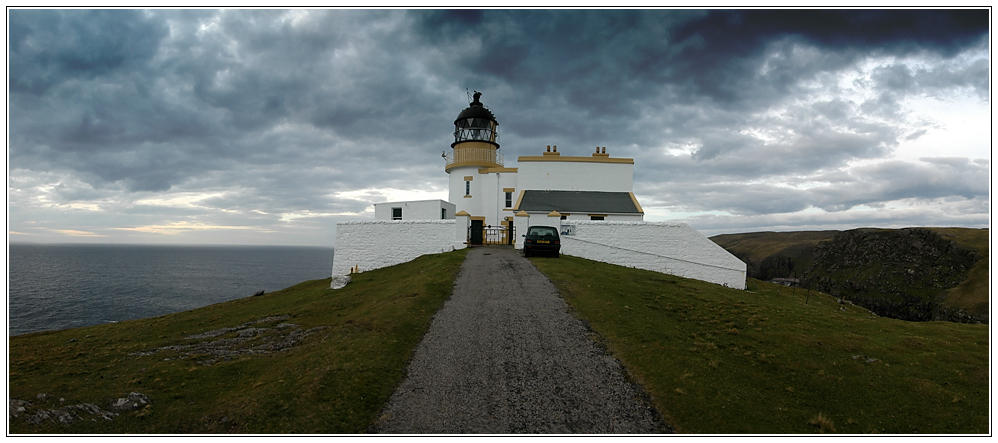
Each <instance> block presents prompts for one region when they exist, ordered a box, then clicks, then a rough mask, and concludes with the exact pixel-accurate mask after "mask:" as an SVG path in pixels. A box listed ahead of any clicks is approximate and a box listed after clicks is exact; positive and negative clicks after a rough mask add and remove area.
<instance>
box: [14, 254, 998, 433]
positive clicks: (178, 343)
mask: <svg viewBox="0 0 998 443" xmlns="http://www.w3.org/2000/svg"><path fill="white" fill-rule="evenodd" d="M463 259H464V252H462V251H459V252H453V253H447V254H439V255H433V256H426V257H422V258H420V259H417V260H415V261H413V262H410V263H406V264H402V265H398V266H393V267H390V268H385V269H380V270H375V271H369V272H365V273H362V274H359V275H356V276H355V279H354V282H353V283H351V284H350V285H348V286H347V287H346V288H344V289H342V290H336V291H333V290H329V289H328V285H329V280H328V279H327V280H317V281H311V282H305V283H302V284H299V285H296V286H294V287H291V288H288V289H285V290H283V291H278V292H274V293H270V294H266V295H262V296H258V297H249V298H245V299H240V300H235V301H231V302H226V303H221V304H217V305H212V306H208V307H205V308H201V309H196V310H192V311H187V312H181V313H177V314H171V315H166V316H161V317H155V318H151V319H144V320H135V321H128V322H121V323H116V324H108V325H101V326H93V327H87V328H77V329H69V330H63V331H54V332H43V333H35V334H27V335H22V336H16V337H11V338H10V341H9V351H8V364H9V379H8V389H9V396H10V398H9V399H8V400H11V399H19V400H26V401H30V402H31V404H30V405H26V408H25V411H24V412H22V413H21V414H20V417H16V418H10V419H9V423H10V432H11V433H15V434H20V433H168V434H173V433H359V432H364V431H365V430H366V429H367V428H368V426H369V425H370V424H371V423H372V422H373V421H374V420H375V418H376V415H377V413H378V411H379V410H380V408H381V407H382V406H383V404H384V403H385V401H386V400H387V398H388V396H389V395H390V394H391V392H392V389H393V388H394V387H395V386H396V385H397V383H398V382H399V380H400V378H401V376H402V375H403V372H404V367H405V364H406V362H407V360H408V358H409V357H410V355H411V353H412V350H413V349H414V347H415V345H416V344H417V342H418V341H419V339H420V338H421V336H422V334H423V333H424V331H425V330H426V328H427V327H428V325H429V322H430V319H431V317H432V315H433V314H434V313H435V312H436V310H437V309H438V308H439V306H440V305H441V303H442V302H443V301H444V300H445V299H446V298H447V297H448V296H449V295H450V293H451V289H452V282H453V278H454V275H455V273H456V272H457V270H458V268H459V267H460V265H461V262H462V261H463ZM531 260H532V261H533V262H534V263H535V264H536V265H537V266H538V268H540V269H541V271H543V272H544V273H545V274H546V275H548V277H549V278H551V279H552V280H553V281H554V282H555V283H556V284H557V285H558V287H559V288H560V290H561V291H562V294H563V295H564V296H565V298H566V300H567V301H568V302H569V303H570V304H571V305H572V306H573V308H574V310H575V311H576V313H577V315H579V316H580V317H582V318H584V319H586V320H587V321H588V322H589V324H590V325H591V326H592V327H593V329H594V330H596V331H597V332H598V333H599V334H600V335H601V336H602V339H603V340H604V343H605V344H606V346H607V347H608V348H609V349H610V350H611V352H613V354H614V355H615V356H616V357H617V358H619V359H620V360H621V361H622V362H623V363H624V365H625V366H627V368H628V369H629V371H630V372H631V374H632V375H633V376H634V377H635V379H636V380H637V381H638V382H640V383H641V384H642V385H644V386H645V388H646V390H647V391H648V392H649V394H650V395H651V396H652V398H653V401H654V402H655V405H656V407H657V408H658V410H659V411H660V412H662V413H663V415H664V417H665V419H666V420H667V421H668V422H669V423H670V424H672V425H673V426H675V428H676V429H677V431H679V432H684V433H764V434H769V433H816V432H826V433H856V434H861V433H871V432H877V433H986V432H988V430H989V428H988V425H989V423H988V412H989V410H988V406H989V404H988V401H989V393H988V387H989V386H988V341H989V336H988V329H987V325H970V324H957V323H943V322H921V323H914V322H904V321H899V320H893V319H887V318H881V317H875V316H872V315H871V314H870V313H869V312H867V311H866V310H864V309H862V308H859V307H854V306H851V305H840V304H838V303H837V302H836V301H835V300H834V299H832V298H829V297H827V296H823V295H819V294H816V293H812V294H810V295H808V294H806V293H805V292H803V291H801V290H797V291H796V293H795V292H794V290H793V289H791V288H784V287H780V286H776V285H770V284H768V283H763V282H759V281H755V280H752V281H750V282H749V290H747V291H739V290H733V289H727V288H723V287H720V286H717V285H713V284H709V283H704V282H699V281H695V280H688V279H682V278H679V277H673V276H668V275H664V274H659V273H654V272H647V271H641V270H635V269H630V268H623V267H619V266H613V265H608V264H604V263H598V262H592V261H588V260H583V259H578V258H573V257H567V256H563V257H562V258H560V259H548V258H536V259H531ZM843 309H844V310H843ZM130 392H139V393H142V394H144V395H146V396H148V398H149V399H150V400H151V404H150V405H148V406H146V407H142V408H139V409H137V410H134V411H127V412H126V411H119V413H120V415H118V416H117V417H115V418H114V420H112V421H107V420H104V419H102V418H96V417H91V416H90V415H87V414H85V413H78V415H80V416H81V417H82V418H83V420H79V421H76V422H74V423H72V424H68V425H66V424H59V423H56V422H52V421H43V422H42V423H40V424H30V423H28V422H27V421H25V420H24V417H26V416H28V415H31V414H37V413H38V412H39V411H46V410H49V411H51V410H60V409H61V410H66V409H67V406H68V405H80V404H86V403H92V404H94V405H96V406H99V407H100V408H103V409H104V410H111V406H110V405H111V403H113V402H114V401H115V399H117V398H121V397H125V396H127V395H128V394H129V393H130ZM39 394H48V395H47V396H43V398H44V399H39V396H38V395H39ZM77 411H78V410H77ZM91 418H94V419H95V421H90V420H91Z"/></svg>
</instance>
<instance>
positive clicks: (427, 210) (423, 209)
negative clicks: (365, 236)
mask: <svg viewBox="0 0 998 443" xmlns="http://www.w3.org/2000/svg"><path fill="white" fill-rule="evenodd" d="M392 208H402V220H441V217H440V210H441V209H446V210H447V217H446V219H447V220H450V219H453V218H454V214H455V213H456V212H457V211H455V208H456V207H455V206H454V204H453V203H448V202H445V201H443V200H417V201H402V202H386V203H375V204H374V219H375V220H391V219H392Z"/></svg>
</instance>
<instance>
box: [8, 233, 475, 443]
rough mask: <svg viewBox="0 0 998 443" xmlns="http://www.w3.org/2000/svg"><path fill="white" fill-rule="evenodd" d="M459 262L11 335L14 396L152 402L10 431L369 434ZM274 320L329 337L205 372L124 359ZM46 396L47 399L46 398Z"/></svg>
mask: <svg viewBox="0 0 998 443" xmlns="http://www.w3.org/2000/svg"><path fill="white" fill-rule="evenodd" d="M463 258H464V252H463V251H459V252H452V253H448V254H438V255H433V256H426V257H422V258H419V259H417V260H415V261H413V262H409V263H405V264H402V265H398V266H393V267H390V268H385V269H380V270H374V271H369V272H365V273H362V274H358V275H356V276H355V277H354V281H353V283H351V284H350V285H348V286H347V287H346V288H344V289H341V290H337V291H333V290H330V289H328V288H329V280H328V279H326V280H316V281H310V282H305V283H302V284H299V285H296V286H293V287H291V288H288V289H285V290H282V291H278V292H274V293H270V294H266V295H263V296H258V297H250V298H244V299H240V300H234V301H231V302H226V303H220V304H216V305H211V306H208V307H205V308H201V309H195V310H192V311H186V312H181V313H177V314H171V315H165V316H161V317H155V318H150V319H143V320H135V321H127V322H121V323H116V324H108V325H101V326H93V327H86V328H77V329H68V330H62V331H54V332H42V333H35V334H26V335H22V336H16V337H11V339H10V342H9V343H10V344H9V368H10V374H9V395H10V397H11V398H16V399H22V400H29V401H32V402H33V403H35V407H39V408H58V407H60V406H64V405H69V404H78V403H85V402H89V403H94V404H97V405H98V406H101V407H106V406H107V405H108V403H110V402H111V401H113V400H114V399H115V398H118V397H124V396H125V395H127V394H128V392H132V391H135V392H141V393H143V394H146V395H147V396H149V398H150V399H151V402H152V404H151V405H150V406H148V407H146V408H145V409H142V410H139V411H136V412H131V413H122V414H121V416H120V417H118V418H116V419H115V420H114V421H111V422H107V421H104V420H101V419H98V422H97V423H91V422H88V421H81V422H76V423H74V424H72V425H71V426H68V427H67V426H64V425H59V424H54V423H48V424H42V425H29V424H26V423H25V422H23V421H22V420H18V419H11V420H10V426H11V428H10V432H13V433H34V432H42V433H65V432H79V433H224V432H248V433H358V432H363V431H364V430H365V429H366V428H367V426H368V425H369V424H370V423H372V422H373V420H374V419H375V415H376V414H377V412H378V411H379V409H380V408H381V407H382V405H383V404H384V402H385V401H386V400H387V398H388V396H389V395H390V394H391V392H392V390H393V389H394V387H395V385H396V384H397V382H398V381H399V379H400V377H401V376H402V375H403V371H404V367H405V364H406V362H407V359H408V358H409V356H410V355H411V352H412V350H413V349H414V347H415V345H416V343H417V342H418V340H419V339H420V338H421V336H422V334H423V332H424V331H425V330H426V328H427V327H428V325H429V322H430V319H431V317H432V315H433V314H434V313H435V312H436V310H437V309H438V308H439V306H440V305H441V303H442V302H443V301H444V300H445V299H446V298H447V297H449V296H450V293H451V289H452V282H453V277H454V275H455V273H456V272H457V269H458V268H459V267H460V265H461V263H462V261H463ZM274 315H289V316H290V318H289V319H287V320H285V321H286V322H289V323H294V324H297V325H300V326H301V327H302V329H303V330H307V329H309V328H314V327H325V329H322V330H319V331H318V332H316V333H314V334H312V335H310V336H308V337H307V338H305V339H304V340H302V342H301V343H300V345H299V346H297V347H294V348H292V349H290V350H287V351H284V352H278V353H272V354H262V355H261V354H258V355H243V356H236V357H233V358H232V359H231V360H230V361H221V362H218V363H215V364H212V365H208V366H205V365H201V364H198V361H199V360H203V359H204V358H205V356H201V357H194V358H187V359H174V360H170V361H164V358H169V357H176V356H177V354H176V353H175V352H172V353H171V352H164V351H161V352H158V353H155V354H152V355H146V356H131V355H129V354H130V353H135V352H139V351H149V350H152V349H156V348H159V347H163V346H169V345H178V344H186V343H191V342H194V341H198V340H187V339H185V338H184V337H188V336H190V335H193V334H198V333H203V332H205V331H210V330H214V329H218V328H225V327H235V326H238V325H240V324H243V323H245V322H249V321H253V320H257V319H261V318H265V317H268V316H274ZM270 323H277V322H270ZM258 326H273V325H271V324H261V325H258ZM275 330H277V329H275ZM234 335H235V334H234V333H232V334H227V335H223V336H222V337H221V338H226V337H233V336H234ZM39 393H49V394H50V395H51V396H52V398H51V399H50V400H48V401H47V402H45V403H43V402H39V401H37V400H36V395H37V394H39ZM58 398H65V403H60V402H59V401H58ZM29 412H31V411H30V410H29Z"/></svg>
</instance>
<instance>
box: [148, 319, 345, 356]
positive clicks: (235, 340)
mask: <svg viewBox="0 0 998 443" xmlns="http://www.w3.org/2000/svg"><path fill="white" fill-rule="evenodd" d="M288 318H289V317H288V316H287V315H277V316H270V317H264V318H261V319H259V320H254V321H250V322H246V323H243V324H241V325H239V326H236V327H232V328H219V329H213V330H211V331H207V332H202V333H200V334H194V335H190V336H187V337H184V340H203V339H206V338H216V337H218V338H217V339H215V340H207V341H199V342H196V343H188V344H178V345H170V346H163V347H161V348H156V349H153V350H151V351H140V352H134V353H131V354H129V355H132V356H140V357H141V356H146V355H153V354H156V353H158V352H169V351H172V353H171V354H172V355H171V356H168V357H165V358H164V360H173V359H177V358H199V360H198V363H199V364H202V365H211V364H214V363H216V362H218V361H221V360H229V359H231V358H232V357H236V356H240V355H247V354H269V353H272V352H281V351H286V350H288V349H291V348H293V347H295V346H297V345H298V343H299V342H300V341H301V340H302V339H304V338H305V337H308V336H309V335H311V334H313V333H315V332H317V331H320V330H322V329H325V328H326V326H319V327H315V328H311V329H308V330H302V328H301V327H300V326H298V325H296V324H294V323H286V322H283V320H287V319H288ZM275 322H281V323H278V324H277V325H274V326H270V327H266V326H262V325H264V324H267V323H275ZM205 356H207V357H206V358H205Z"/></svg>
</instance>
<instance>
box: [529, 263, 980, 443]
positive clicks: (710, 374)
mask: <svg viewBox="0 0 998 443" xmlns="http://www.w3.org/2000/svg"><path fill="white" fill-rule="evenodd" d="M531 261H533V263H534V264H535V265H537V267H538V268H539V269H540V270H541V271H542V272H544V273H545V274H546V275H547V276H548V277H549V278H550V279H551V280H552V281H553V282H555V284H556V285H557V286H558V288H559V289H560V291H561V293H562V295H563V296H564V297H565V299H566V300H567V301H568V302H569V304H570V305H571V306H572V307H573V309H574V310H575V311H576V313H577V315H578V316H579V317H581V318H583V319H585V320H586V321H588V322H589V324H590V325H591V326H592V328H593V329H594V330H595V331H596V332H598V333H599V334H600V336H601V337H602V338H603V340H604V341H605V343H606V345H607V347H608V348H609V349H610V350H611V352H612V353H613V354H614V355H615V356H616V357H617V358H618V359H620V360H621V362H623V364H624V365H625V366H626V367H627V368H628V370H629V371H630V373H631V374H632V376H634V377H635V379H636V380H637V381H639V382H640V383H641V384H642V385H643V386H644V387H645V389H646V390H647V391H648V392H649V394H650V395H651V396H652V398H653V401H654V403H655V406H656V407H657V409H658V410H659V411H660V412H662V413H663V415H664V417H665V419H666V420H667V421H668V422H669V423H670V424H672V425H673V426H675V428H676V430H677V431H678V432H683V433H757V434H770V433H818V432H824V433H833V432H834V433H846V434H864V433H902V434H904V433H975V434H983V433H987V432H988V429H989V428H988V425H989V417H988V414H989V404H988V400H989V392H988V388H989V385H988V380H989V378H988V342H989V336H988V328H987V325H972V324H958V323H948V322H905V321H901V320H894V319H889V318H882V317H876V316H874V315H872V314H870V313H869V312H868V311H866V310H865V309H862V308H859V307H855V306H851V305H848V304H846V305H840V304H839V303H837V301H836V300H835V299H834V298H831V297H829V296H826V295H822V294H817V293H811V294H810V295H808V294H807V293H806V292H805V291H803V290H800V289H797V290H796V291H795V290H794V289H792V288H785V287H782V286H779V285H773V284H769V283H765V282H761V281H758V280H750V281H749V290H745V291H739V290H733V289H728V288H724V287H721V286H717V285H713V284H710V283H704V282H700V281H695V280H688V279H683V278H679V277H674V276H669V275H665V274H659V273H655V272H649V271H643V270H637V269H631V268H624V267H619V266H614V265H609V264H605V263H599V262H594V261H589V260H584V259H579V258H575V257H567V256H563V257H562V258H561V259H558V260H552V259H544V258H537V259H531ZM805 302H806V303H805Z"/></svg>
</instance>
